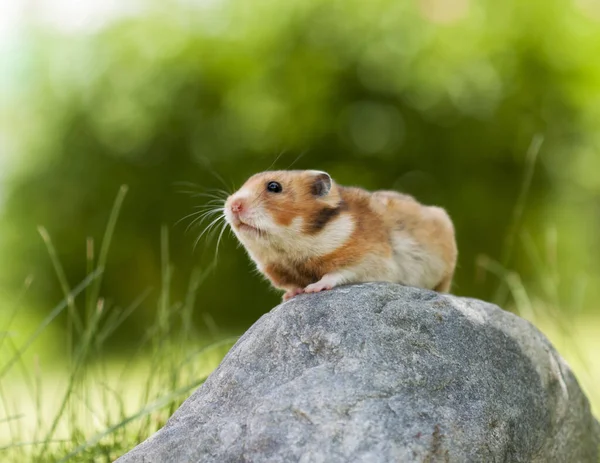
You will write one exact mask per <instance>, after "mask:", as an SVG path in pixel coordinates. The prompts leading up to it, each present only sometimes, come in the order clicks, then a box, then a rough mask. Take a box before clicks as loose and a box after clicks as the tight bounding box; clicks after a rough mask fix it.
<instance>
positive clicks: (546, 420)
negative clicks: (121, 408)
mask: <svg viewBox="0 0 600 463" xmlns="http://www.w3.org/2000/svg"><path fill="white" fill-rule="evenodd" d="M599 435H600V432H599V425H598V423H597V422H596V421H595V420H594V418H593V417H592V415H591V413H590V408H589V404H588V401H587V399H586V397H585V396H584V394H583V393H582V391H581V390H580V388H579V386H578V384H577V382H576V380H575V378H574V376H573V374H572V373H571V371H570V369H569V367H568V366H567V365H566V363H565V362H564V360H563V359H562V358H561V357H560V356H559V355H558V354H557V353H556V351H555V350H554V349H553V347H552V346H551V345H550V343H549V342H548V340H547V339H546V338H545V337H544V336H543V335H542V334H541V333H540V332H539V331H538V330H536V329H535V328H534V327H533V326H532V325H531V324H530V323H528V322H526V321H524V320H522V319H520V318H519V317H516V316H515V315H512V314H510V313H508V312H505V311H503V310H501V309H500V308H498V307H496V306H493V305H490V304H487V303H484V302H481V301H477V300H472V299H464V298H457V297H453V296H448V295H440V294H437V293H434V292H431V291H425V290H419V289H415V288H408V287H402V286H399V285H392V284H383V283H372V284H363V285H355V286H347V287H341V288H337V289H334V290H332V291H327V292H323V293H319V294H314V295H313V294H311V295H301V296H298V297H296V298H295V299H293V300H291V301H289V302H287V303H284V304H282V305H280V306H278V307H276V308H275V309H273V310H272V311H271V312H270V313H268V314H266V315H264V316H263V317H262V318H261V319H260V320H258V321H257V322H256V323H255V324H254V326H252V327H251V328H250V329H249V330H248V331H247V332H246V333H245V334H244V335H243V336H242V337H241V338H240V340H239V341H238V342H237V344H236V345H235V346H234V347H233V348H232V349H231V351H230V352H229V353H228V354H227V356H226V357H225V359H224V360H223V361H222V363H221V365H220V366H219V368H218V369H217V370H215V371H214V372H213V374H212V375H211V376H210V378H209V379H208V380H207V381H206V383H205V384H204V385H203V386H201V387H200V388H199V389H198V390H197V391H196V392H195V393H194V394H193V395H192V396H191V397H190V398H189V399H188V400H187V401H186V402H185V403H184V404H183V405H182V406H181V407H180V408H179V409H178V410H177V411H176V412H175V414H174V415H173V416H172V417H171V419H170V420H169V421H168V423H167V424H166V426H165V427H164V428H163V429H161V430H160V431H159V432H157V433H156V434H155V435H153V436H151V437H150V438H149V439H148V440H146V441H145V442H143V443H142V444H140V445H139V446H137V447H136V448H135V449H133V450H132V451H131V452H129V453H127V454H126V455H124V456H123V457H121V458H120V459H119V460H117V461H118V462H119V463H132V462H146V463H148V462H160V463H162V462H218V463H225V462H307V463H308V462H310V463H318V462H326V463H335V462H350V461H351V462H386V463H387V462H412V461H418V462H437V461H440V462H461V463H463V462H471V461H472V462H544V463H547V462H565V463H566V462H569V463H575V462H590V463H596V462H597V461H598V460H597V458H598V455H597V453H598V444H599Z"/></svg>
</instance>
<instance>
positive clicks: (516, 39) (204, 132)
mask: <svg viewBox="0 0 600 463" xmlns="http://www.w3.org/2000/svg"><path fill="white" fill-rule="evenodd" d="M167 3H168V4H167ZM599 52H600V7H598V5H597V4H596V3H595V2H592V1H588V0H577V1H575V2H573V1H567V0H549V1H548V0H543V1H542V0H531V1H528V2H521V1H518V0H507V1H504V2H497V1H496V2H494V1H491V0H487V1H484V0H482V1H474V0H447V1H443V0H418V1H414V2H397V1H392V0H375V1H370V2H364V1H357V0H350V1H348V0H346V1H336V0H332V1H325V0H288V1H285V2H281V1H274V0H254V1H252V2H246V1H242V0H229V1H209V2H200V4H199V5H196V6H191V5H190V4H184V3H177V4H175V3H172V2H166V3H162V4H159V3H148V5H147V8H145V9H144V10H142V11H140V12H139V13H138V14H136V15H134V16H131V17H124V18H122V19H119V20H118V21H116V22H113V23H111V24H110V25H108V26H107V27H105V28H103V29H102V30H100V31H98V32H96V33H93V34H87V35H86V34H78V35H60V34H56V33H52V32H51V31H48V30H43V29H40V28H33V29H32V30H31V34H30V35H29V40H28V41H27V43H26V44H25V47H24V50H21V51H20V53H19V56H18V57H15V61H14V66H15V69H14V75H15V76H17V77H18V79H17V81H15V82H14V84H13V85H14V91H12V92H11V95H10V97H9V98H8V100H7V107H8V108H9V109H10V117H6V118H4V119H5V123H6V124H5V125H6V127H5V133H6V134H8V137H7V138H8V140H9V142H8V145H7V146H8V147H9V149H10V153H9V155H12V156H11V166H12V168H11V171H10V175H9V176H8V177H7V178H6V179H5V188H6V190H7V191H6V200H5V204H4V208H3V212H2V218H1V220H2V226H1V228H0V255H1V256H2V260H1V265H0V286H1V287H3V288H6V289H7V292H8V293H9V294H12V293H14V292H16V291H17V289H18V288H19V287H20V286H21V285H22V281H23V280H24V279H25V278H26V276H28V275H31V274H32V275H34V276H35V281H34V284H33V285H32V287H31V290H30V292H29V296H28V297H29V304H30V305H32V306H33V307H37V308H39V309H40V310H47V307H49V306H51V305H52V304H54V303H55V301H58V300H60V299H61V297H62V294H61V292H60V285H59V284H58V282H57V280H56V274H55V273H54V271H53V269H52V263H51V261H50V259H49V257H48V253H47V251H46V249H45V246H44V243H43V241H42V240H41V239H40V237H39V236H38V234H37V225H43V226H44V227H45V228H46V229H47V230H48V232H49V234H50V235H51V237H52V240H53V242H54V244H55V246H56V248H57V252H58V256H59V258H60V260H61V261H62V263H63V265H64V268H65V273H66V276H67V278H68V280H69V282H70V283H71V285H73V286H74V285H75V284H76V283H77V282H79V281H81V280H82V279H83V278H84V277H85V275H86V238H87V237H92V238H94V243H95V249H96V253H97V252H98V247H99V245H100V239H101V236H102V233H103V230H104V227H105V224H106V221H107V218H108V215H109V212H110V209H111V204H112V202H113V201H114V198H115V195H116V194H117V191H118V189H119V186H120V185H121V184H127V185H128V186H129V194H128V197H127V198H126V200H125V203H124V206H123V209H122V213H121V217H120V219H119V222H118V224H117V228H116V232H115V237H114V240H113V244H112V248H111V252H110V255H109V259H108V265H107V268H106V272H105V275H104V280H103V287H102V293H101V294H102V296H104V297H106V298H107V301H108V303H109V304H113V305H114V304H117V305H128V304H130V303H131V302H132V301H134V300H135V299H136V297H138V296H139V295H140V294H141V293H143V292H144V291H145V290H146V289H147V288H148V287H149V286H150V287H152V288H153V289H154V292H153V294H155V296H156V297H158V296H157V295H158V294H159V291H160V288H161V285H162V284H163V283H161V282H164V275H161V273H164V269H162V270H161V256H160V229H161V225H162V224H166V225H167V226H168V227H169V228H170V241H171V242H170V249H171V262H172V268H171V269H170V270H169V272H171V271H172V274H170V277H169V282H170V284H171V294H172V296H173V298H174V299H183V298H184V297H185V294H186V291H187V290H188V286H187V285H188V281H189V278H190V274H191V272H192V269H193V268H195V267H201V268H207V267H209V266H210V265H211V263H212V262H213V260H214V245H215V242H214V241H212V242H210V241H208V240H205V239H204V238H203V239H202V240H201V241H200V242H199V244H198V247H197V249H196V250H195V251H194V249H193V248H194V241H195V238H196V236H197V235H198V233H199V232H200V231H201V229H193V230H192V231H190V232H187V233H186V231H185V228H186V222H185V221H184V222H182V223H181V224H179V225H175V224H176V222H177V221H178V220H179V219H181V218H182V217H184V216H186V215H187V214H189V213H190V212H192V211H193V210H194V209H193V207H194V206H198V205H200V204H203V203H204V200H203V199H202V198H199V197H194V196H192V195H189V194H180V190H189V191H192V192H199V191H203V190H204V189H211V188H223V187H224V186H223V184H222V182H221V181H220V180H219V177H223V178H224V179H225V183H226V184H227V189H229V190H231V188H232V187H231V186H230V182H234V183H235V185H236V186H239V185H240V184H241V183H242V182H243V181H244V180H245V179H246V178H247V177H248V176H250V175H251V174H253V173H255V172H257V171H261V170H265V169H267V168H268V167H269V166H270V165H271V164H272V163H273V161H275V159H276V158H277V157H278V155H279V154H282V155H281V156H280V157H279V159H278V160H277V162H276V163H275V167H277V168H287V167H288V166H289V165H291V164H292V163H294V161H295V164H294V167H295V168H316V169H322V170H327V171H329V172H330V173H331V174H332V176H333V177H334V178H335V179H336V180H337V181H338V182H339V183H342V184H356V185H360V186H363V187H365V188H369V189H380V188H395V189H398V190H401V191H405V192H408V193H411V194H414V195H415V196H416V197H417V198H418V199H420V200H421V201H423V202H425V203H430V204H438V205H441V206H443V207H445V208H447V210H448V211H449V213H450V214H451V216H452V217H453V219H454V221H455V224H456V230H457V237H458V243H459V250H460V259H459V268H458V271H457V276H456V280H455V288H454V291H455V292H456V293H457V294H461V295H469V296H475V297H481V298H484V299H491V298H492V297H493V296H494V295H498V294H499V295H500V296H502V294H503V293H502V292H500V293H497V292H496V289H497V287H498V284H499V283H498V280H496V279H494V278H490V277H487V278H485V279H482V278H478V277H477V276H478V271H477V268H476V261H477V256H479V255H482V254H484V255H487V256H490V257H491V258H492V259H495V260H498V261H499V262H500V263H501V264H502V265H503V266H504V267H506V268H509V269H515V270H517V271H518V272H519V274H520V275H522V277H523V279H524V280H525V281H526V282H527V281H532V282H533V281H534V280H535V276H536V274H537V272H538V270H539V266H540V265H541V266H545V265H556V268H560V269H561V270H562V272H563V273H564V274H565V275H568V277H569V278H571V279H572V280H567V281H566V282H564V281H562V282H561V283H562V284H561V286H560V288H559V289H558V290H557V291H562V292H564V300H570V294H571V292H572V290H573V287H574V286H573V284H572V282H573V281H576V280H579V279H580V278H581V275H586V276H587V278H588V280H592V284H591V285H589V286H590V287H591V291H588V297H589V298H588V300H587V301H588V302H587V303H586V304H584V305H586V306H587V307H588V308H591V301H592V300H595V299H594V298H595V297H597V296H600V294H599V292H598V287H599V285H598V283H600V278H599V275H600V266H599V265H598V262H597V259H593V256H598V255H600V233H599V232H600V154H599V151H598V150H599V147H600V132H598V130H597V123H598V121H600V61H599V60H598V59H597V57H598V56H599ZM536 134H541V135H543V136H544V143H543V146H542V148H541V152H540V154H539V158H538V161H537V163H536V165H531V164H528V162H530V161H528V158H527V155H526V153H527V150H528V147H529V145H530V143H531V141H532V139H533V138H534V136H535V135H536ZM528 169H534V174H533V179H532V182H531V186H530V188H528V189H527V192H526V193H527V194H526V195H522V194H521V191H522V185H523V182H524V178H525V177H526V172H527V170H528ZM178 182H192V183H194V184H195V185H196V186H194V187H192V188H188V187H182V186H180V184H179V183H178ZM519 197H522V198H526V202H523V205H524V211H523V214H522V217H521V216H519V214H515V210H517V209H516V208H517V204H518V201H519ZM521 219H522V220H521ZM187 223H189V221H188V222H187ZM523 232H526V233H525V234H523ZM523 237H525V241H523V240H522V238H523ZM507 242H508V243H509V245H510V242H514V248H510V249H507ZM523 243H524V244H523ZM537 254H540V256H541V257H540V258H539V259H537V260H536V258H535V256H536V255H537ZM479 273H480V272H479ZM594 283H595V284H594ZM577 287H579V286H577ZM155 299H156V298H155ZM278 300H279V295H278V294H277V293H276V292H274V291H272V290H271V289H269V285H268V284H267V283H265V282H263V281H261V279H260V277H258V276H257V275H256V274H255V273H254V272H253V271H252V266H251V265H250V263H249V262H248V259H247V257H246V256H245V254H244V252H243V250H241V249H236V243H235V241H234V239H233V238H229V239H226V240H225V242H224V243H222V245H221V249H220V253H219V259H218V262H217V265H216V266H215V268H214V270H213V271H212V272H211V273H210V275H209V276H208V277H207V279H206V281H205V283H204V284H203V285H202V287H201V288H200V293H199V294H198V298H197V301H198V302H197V313H196V319H195V321H196V322H197V323H202V322H203V321H204V320H214V322H215V323H216V325H217V326H220V327H226V328H227V329H233V330H239V329H243V328H245V327H247V326H248V325H249V324H251V323H252V322H253V321H254V320H256V318H257V317H259V316H260V315H261V314H262V313H264V312H265V311H267V310H269V309H270V308H271V307H272V306H273V305H274V304H275V303H276V302H277V301H278ZM0 303H1V301H0ZM569 305H570V303H563V304H562V307H563V308H564V310H566V311H568V310H569V309H570V307H569ZM596 307H597V305H596ZM154 311H155V305H153V304H152V303H147V305H146V306H145V307H143V308H142V309H140V310H138V311H137V313H136V314H134V315H133V316H132V317H131V319H130V320H129V321H128V322H127V323H126V324H125V325H124V328H123V329H121V330H120V331H119V334H120V344H115V345H123V344H124V343H126V342H127V341H128V340H131V339H135V338H136V337H139V336H140V335H141V333H142V332H143V330H144V327H145V326H147V325H148V323H149V320H150V319H151V318H152V317H154ZM201 314H205V315H207V316H205V317H203V316H202V315H201Z"/></svg>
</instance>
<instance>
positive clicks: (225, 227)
mask: <svg viewBox="0 0 600 463" xmlns="http://www.w3.org/2000/svg"><path fill="white" fill-rule="evenodd" d="M226 229H227V222H226V221H224V222H223V226H222V227H221V233H219V238H218V239H217V247H216V249H215V261H216V260H217V259H218V256H219V245H220V244H221V238H223V232H224V231H225V230H226Z"/></svg>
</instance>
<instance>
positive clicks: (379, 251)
mask: <svg viewBox="0 0 600 463" xmlns="http://www.w3.org/2000/svg"><path fill="white" fill-rule="evenodd" d="M271 181H277V182H279V183H280V184H281V185H282V188H283V189H282V191H281V193H272V192H268V191H267V190H266V185H267V184H268V183H269V182H271ZM242 190H243V192H244V195H246V196H247V197H246V196H244V198H246V201H248V204H247V207H248V208H256V207H260V208H261V210H264V211H266V213H267V215H268V217H270V220H272V222H273V223H274V226H275V227H283V228H282V230H292V229H293V227H294V226H295V223H296V222H297V221H298V220H299V218H301V219H302V221H301V223H302V229H301V230H300V231H299V232H298V233H299V234H298V235H293V234H292V235H290V238H286V240H287V241H284V242H281V241H278V240H277V239H275V238H277V236H275V235H277V234H278V233H275V235H273V234H271V236H272V238H273V239H271V240H267V241H263V242H254V241H249V242H246V243H244V245H245V246H246V248H247V249H248V251H249V252H250V254H251V256H252V257H253V259H254V260H255V261H257V264H258V266H259V269H260V270H261V271H262V272H263V273H264V274H265V275H266V276H267V278H269V280H270V281H271V282H272V283H273V285H274V286H276V287H278V288H282V289H286V290H288V291H291V290H295V289H298V288H304V287H306V286H308V285H311V284H313V283H315V282H317V281H319V280H321V278H323V277H324V276H326V275H331V274H336V272H338V271H340V269H352V268H359V267H360V266H361V265H362V266H363V267H364V266H365V265H367V264H365V262H367V263H368V262H372V264H369V265H371V267H368V265H367V270H365V271H363V272H362V273H365V272H366V276H364V275H363V276H362V277H360V278H361V279H362V280H361V281H371V280H369V279H368V278H369V277H368V273H369V272H368V268H372V269H373V271H374V272H375V274H377V272H378V269H379V268H380V264H378V263H385V262H390V261H391V260H392V259H400V262H402V258H403V256H402V255H398V254H397V253H398V252H401V253H402V252H404V251H405V249H404V248H403V243H404V241H401V243H400V248H398V247H397V246H398V245H397V244H396V245H395V244H394V243H395V241H394V240H398V239H401V240H402V239H404V238H402V237H403V236H406V240H409V241H406V243H410V246H412V247H409V248H407V249H408V251H410V252H412V254H411V255H410V256H407V258H408V257H410V258H411V259H413V260H412V261H411V264H410V265H413V266H414V265H417V264H415V262H417V263H418V262H419V259H420V258H421V257H420V256H421V253H426V254H424V255H425V257H424V258H428V257H427V256H430V255H434V256H439V259H441V261H443V262H444V265H445V267H444V268H445V270H444V271H443V275H442V276H441V277H440V279H439V280H438V281H437V283H435V284H432V285H431V289H435V290H436V291H444V292H445V291H449V289H450V285H451V281H452V276H453V273H454V267H455V265H456V258H457V251H456V243H455V241H454V228H453V225H452V222H451V220H450V218H449V217H448V215H447V214H446V212H445V211H444V210H443V209H441V208H438V207H433V206H424V205H421V204H420V203H418V202H417V201H416V200H415V199H414V198H412V197H411V196H408V195H404V194H401V193H398V192H395V191H376V192H373V193H371V192H368V191H366V190H363V189H360V188H353V187H342V186H339V185H337V184H335V183H333V182H332V181H331V180H330V178H329V176H327V174H324V173H319V172H316V171H276V172H262V173H260V174H257V175H254V176H253V177H251V178H250V179H249V180H248V181H247V182H246V184H245V185H244V187H243V188H242ZM242 190H240V191H242ZM236 194H239V192H238V193H236ZM233 196H235V195H233ZM230 199H231V198H230ZM226 207H227V206H226ZM343 217H344V218H349V220H351V222H350V224H351V225H352V226H353V229H352V231H351V233H350V231H349V230H350V229H348V233H349V235H348V236H347V237H346V238H344V241H343V242H341V243H340V245H339V246H336V247H335V248H332V249H330V250H329V251H328V252H326V253H323V254H314V253H313V254H311V253H310V251H311V249H310V246H308V245H307V246H308V247H309V249H306V251H307V252H306V253H304V252H303V251H304V250H303V249H301V246H303V244H302V243H304V242H307V243H313V246H317V245H321V244H323V242H322V241H321V238H320V237H329V238H323V240H326V239H335V237H336V233H337V232H336V230H333V233H332V229H335V227H338V226H339V225H336V224H338V223H342V222H339V219H340V218H343ZM336 220H337V221H338V222H336ZM232 227H234V230H235V223H234V224H233V225H232ZM332 227H333V228H332ZM262 233H263V232H262V231H261V234H262ZM264 233H265V234H266V236H267V237H268V236H269V232H268V231H265V232H264ZM289 233H291V232H289ZM294 233H295V232H294ZM328 233H329V235H328ZM286 236H287V235H286ZM294 237H295V238H294ZM332 237H333V238H332ZM242 238H244V236H241V237H240V239H242ZM306 239H309V240H312V241H303V240H306ZM314 240H316V241H314ZM243 242H244V241H243ZM325 244H326V243H325ZM395 246H396V247H395ZM325 248H327V247H325ZM408 251H407V252H408ZM427 253H428V254H427ZM307 256H308V257H307ZM360 268H362V267H360ZM436 274H437V273H436ZM399 282H402V281H399Z"/></svg>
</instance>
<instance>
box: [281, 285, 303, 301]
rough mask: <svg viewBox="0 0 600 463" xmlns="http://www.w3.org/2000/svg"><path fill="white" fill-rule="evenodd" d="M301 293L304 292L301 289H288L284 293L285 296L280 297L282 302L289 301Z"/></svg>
mask: <svg viewBox="0 0 600 463" xmlns="http://www.w3.org/2000/svg"><path fill="white" fill-rule="evenodd" d="M303 292H304V290H303V289H302V288H295V289H290V290H288V291H286V292H285V294H284V295H283V297H282V300H283V302H285V301H289V300H290V299H292V298H293V297H296V296H297V295H298V294H302V293H303Z"/></svg>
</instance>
